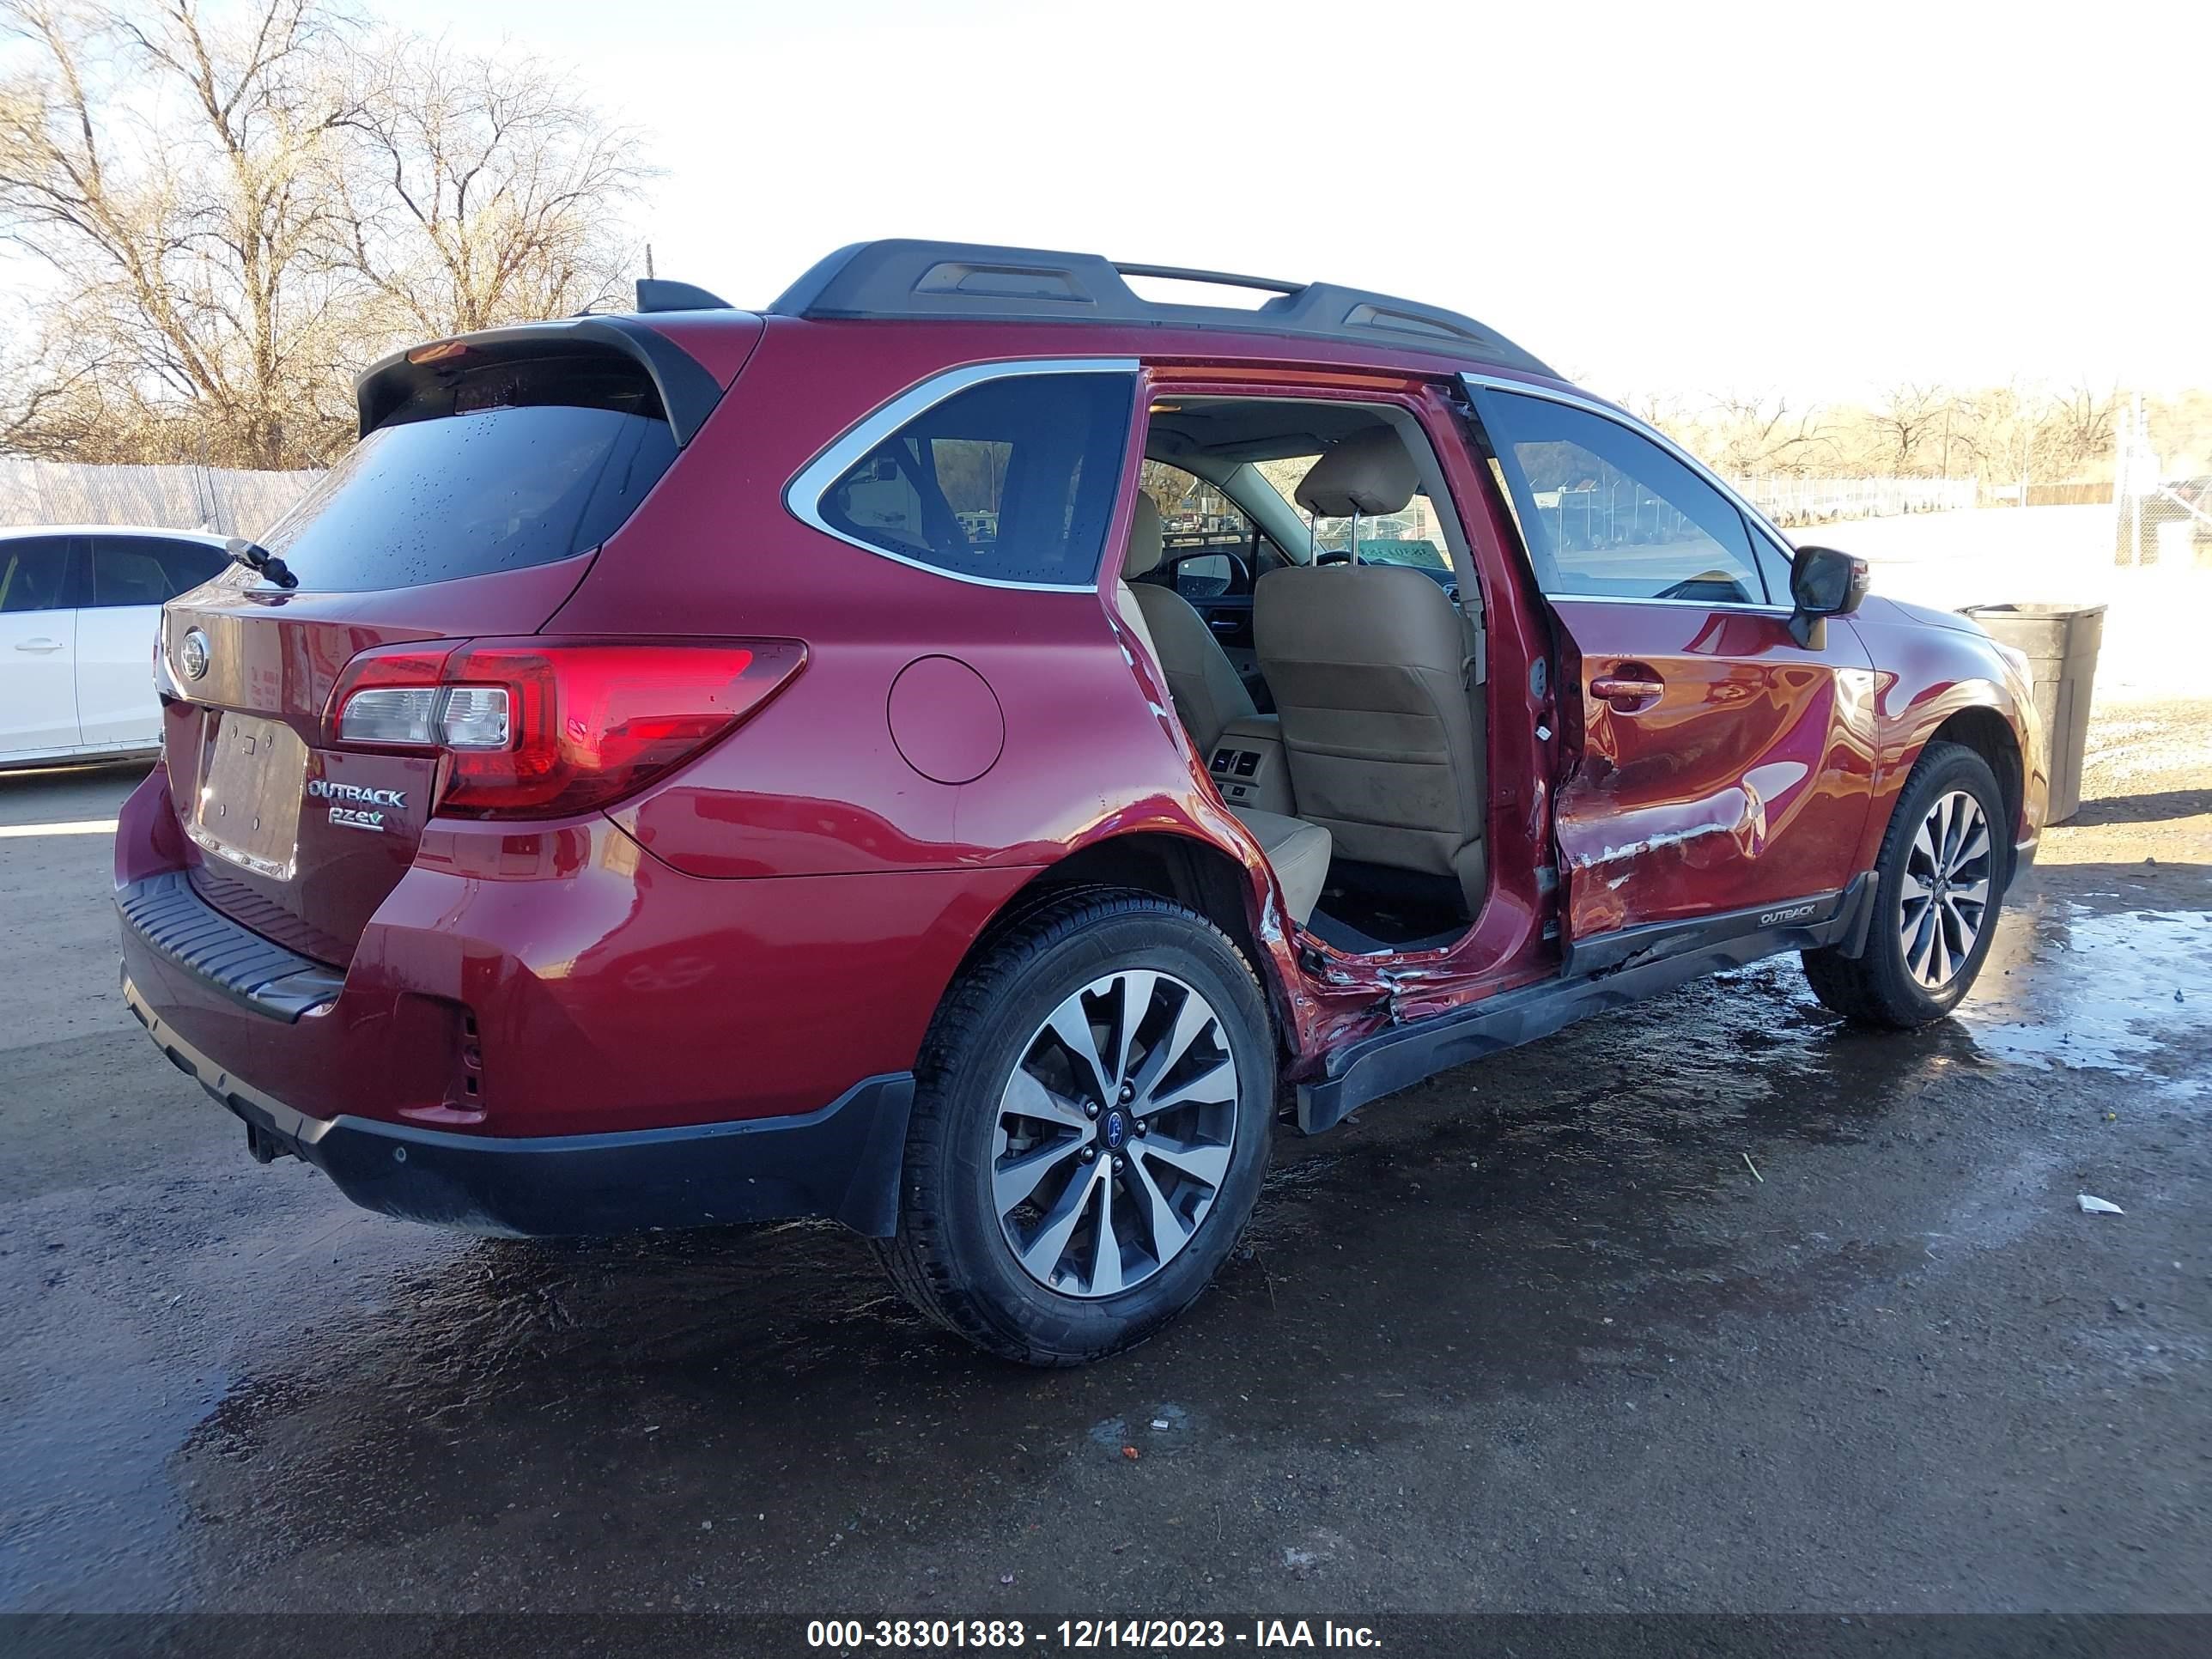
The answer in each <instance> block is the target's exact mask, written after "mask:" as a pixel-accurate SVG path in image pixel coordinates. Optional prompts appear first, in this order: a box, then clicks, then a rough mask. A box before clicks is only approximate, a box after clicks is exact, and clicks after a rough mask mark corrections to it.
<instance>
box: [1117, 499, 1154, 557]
mask: <svg viewBox="0 0 2212 1659" xmlns="http://www.w3.org/2000/svg"><path fill="white" fill-rule="evenodd" d="M1159 562H1160V509H1159V506H1158V503H1157V502H1155V501H1153V500H1152V497H1151V496H1150V495H1146V493H1145V492H1144V491H1143V490H1141V489H1140V490H1139V491H1138V492H1137V510H1136V512H1135V513H1133V514H1132V515H1131V516H1130V519H1129V550H1128V551H1127V552H1126V553H1124V554H1123V555H1122V556H1121V574H1122V575H1123V576H1124V577H1125V578H1126V577H1129V576H1141V575H1143V574H1145V573H1146V571H1147V570H1150V569H1152V568H1153V567H1154V566H1156V565H1157V564H1158V563H1159Z"/></svg>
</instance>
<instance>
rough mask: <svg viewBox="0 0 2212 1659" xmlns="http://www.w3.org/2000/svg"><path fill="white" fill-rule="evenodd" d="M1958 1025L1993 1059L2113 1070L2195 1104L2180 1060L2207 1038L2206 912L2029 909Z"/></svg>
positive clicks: (2210, 924)
mask: <svg viewBox="0 0 2212 1659" xmlns="http://www.w3.org/2000/svg"><path fill="white" fill-rule="evenodd" d="M1954 1018H1955V1019H1956V1021H1957V1023H1958V1024H1959V1025H1960V1028H1961V1029H1963V1030H1965V1032H1966V1035H1967V1036H1968V1037H1969V1038H1971V1039H1972V1042H1973V1045H1974V1047H1975V1048H1976V1049H1977V1050H1978V1051H1979V1052H1980V1053H1981V1054H1984V1055H1986V1056H1987V1057H1989V1058H1990V1059H1993V1060H2005V1061H2009V1062H2012V1063H2014V1064H2016V1065H2044V1066H2069V1067H2073V1068H2075V1069H2080V1070H2093V1071H2104V1072H2113V1073H2118V1074H2119V1075H2121V1076H2123V1077H2127V1078H2132V1079H2136V1080H2138V1081H2140V1082H2142V1083H2144V1084H2146V1085H2149V1087H2150V1088H2151V1089H2152V1090H2153V1091H2154V1092H2155V1093H2156V1094H2158V1095H2160V1096H2161V1097H2166V1098H2167V1099H2172V1100H2194V1099H2197V1098H2201V1097H2203V1096H2204V1095H2205V1094H2206V1093H2207V1092H2208V1085H2207V1083H2206V1081H2205V1079H2204V1077H2203V1072H2202V1067H2201V1066H2196V1065H2194V1064H2192V1063H2191V1057H2190V1056H2189V1055H2188V1054H2186V1053H2185V1050H2186V1049H2187V1048H2191V1047H2194V1046H2196V1045H2197V1043H2199V1042H2203V1040H2205V1039H2206V1038H2207V1037H2208V1036H2212V912H2208V911H2202V910H2126V911H2093V910H2091V909H2090V908H2088V907H2087V906H2086V905H2081V904H2076V903H2074V902H2071V901H2069V900H2065V899H2057V898H2051V897H2047V896H2046V897H2042V898H2039V899H2036V900H2033V901H2031V902H2030V905H2029V908H2027V909H2026V910H2024V911H2022V912H2021V914H2020V915H2018V916H2017V917H2016V918H2014V919H2012V920H2011V921H2009V922H2008V925H2007V926H2006V927H2005V928H2004V929H2003V931H2002V932H2001V933H1999V934H1998V936H1997V940H1996V945H1994V946H1993V947H1992V949H1991V951H1990V959H1989V961H1988V963H1986V964H1985V965H1984V968H1983V969H1982V976H1981V981H1980V982H1979V984H1978V985H1977V986H1976V987H1975V990H1974V994H1973V995H1972V996H1971V997H1969V998H1968V999H1967V1000H1966V1002H1965V1003H1964V1004H1963V1005H1962V1006H1960V1009H1959V1011H1958V1012H1957V1014H1956V1015H1955V1016H1954ZM2192 1073H2193V1074H2192Z"/></svg>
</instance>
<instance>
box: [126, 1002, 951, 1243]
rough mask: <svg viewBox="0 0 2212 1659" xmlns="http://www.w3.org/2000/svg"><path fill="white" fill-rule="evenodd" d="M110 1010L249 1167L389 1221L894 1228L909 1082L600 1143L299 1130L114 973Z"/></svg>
mask: <svg viewBox="0 0 2212 1659" xmlns="http://www.w3.org/2000/svg"><path fill="white" fill-rule="evenodd" d="M123 995H124V1000H125V1001H126V1002H127V1003H128V1004H129V1005H130V1007H131V1012H132V1013H133V1014H134V1015H136V1016H137V1019H138V1022H139V1024H142V1025H143V1026H145V1028H146V1030H147V1032H148V1034H149V1036H152V1037H153V1039H154V1042H155V1044H156V1045H157V1046H158V1047H159V1048H161V1052H162V1053H163V1054H166V1055H167V1056H168V1059H169V1061H170V1063H171V1064H172V1065H173V1066H176V1067H177V1069H178V1070H179V1071H181V1072H184V1073H186V1074H187V1075H188V1076H190V1077H191V1078H193V1079H196V1080H197V1082H198V1083H199V1084H200V1085H201V1086H202V1087H203V1088H204V1089H206V1091H208V1092H209V1093H210V1095H212V1096H214V1097H215V1098H216V1100H218V1101H220V1102H221V1103H222V1104H223V1105H224V1106H226V1107H228V1109H230V1111H231V1112H233V1113H234V1115H236V1116H237V1117H238V1118H239V1119H240V1121H243V1122H244V1123H245V1125H246V1144H247V1146H248V1149H249V1150H250V1151H251V1152H252V1153H253V1155H254V1156H255V1157H256V1158H261V1159H263V1160H264V1161H266V1160H267V1159H269V1158H275V1157H282V1156H286V1155H289V1156H292V1157H295V1158H302V1159H304V1160H306V1161H307V1163H309V1164H313V1165H314V1166H315V1167H316V1168H317V1169H319V1170H322V1171H323V1173H324V1174H325V1175H327V1176H330V1178H331V1181H332V1182H334V1183H335V1184H336V1185H337V1188H338V1190H339V1191H340V1192H342V1193H343V1194H345V1195H346V1196H347V1197H348V1198H349V1199H351V1200H353V1201H354V1202H355V1203H356V1204H359V1205H361V1206H363V1207H365V1208H367V1209H371V1210H375V1211H379V1212H382V1213H383V1214H386V1215H392V1216H398V1217H401V1218H404V1219H406V1220H410V1221H427V1222H431V1223H435V1224H437V1225H442V1226H448V1227H458V1228H460V1229H462V1230H464V1231H469V1232H477V1233H489V1234H501V1235H508V1236H542V1235H558V1234H584V1235H598V1234H607V1233H617V1232H627V1231H635V1230H638V1229H641V1228H649V1227H696V1226H713V1225H721V1224H726V1223H732V1222H741V1221H773V1220H781V1219H784V1218H791V1217H798V1216H823V1217H827V1218H829V1219H832V1220H836V1221H841V1222H842V1223H844V1224H845V1225H847V1226H848V1227H850V1228H852V1229H853V1230H854V1231H856V1232H860V1233H863V1234H866V1235H867V1236H869V1237H878V1238H880V1237H889V1236H890V1234H891V1232H892V1231H894V1230H895V1227H896V1218H897V1201H898V1178H899V1166H900V1160H901V1156H902V1150H903V1148H904V1146H905V1143H906V1128H907V1116H908V1111H909V1110H910V1109H911V1108H912V1105H913V1103H914V1077H913V1074H912V1073H894V1074H889V1075H885V1076H882V1077H872V1078H868V1079H864V1080H863V1081H861V1082H860V1083H858V1084H855V1085H854V1086H853V1087H852V1088H850V1089H848V1090H847V1091H845V1092H844V1093H843V1094H842V1095H841V1096H839V1097H837V1098H836V1100H833V1101H831V1102H830V1103H829V1104H828V1105H826V1106H823V1107H822V1108H821V1109H819V1110H817V1111H813V1112H809V1113H806V1114H804V1115H799V1116H787V1117H769V1118H750V1119H746V1120H744V1121H739V1122H732V1123H706V1124H693V1125H687V1126H684V1127H678V1128H668V1129H640V1130H634V1131H630V1132H627V1133H611V1134H578V1135H537V1136H500V1135H478V1134H455V1133H450V1132H447V1131H441V1130H435V1129H422V1128H417V1127H413V1126H412V1125H407V1124H396V1123H383V1122H378V1121H375V1120H374V1119H369V1118H360V1117H350V1116H344V1115H341V1116H337V1117H331V1118H317V1117H310V1116H308V1115H307V1114H306V1113H304V1112H301V1111H298V1110H295V1109H293V1108H292V1107H290V1106H288V1105H286V1104H285V1103H283V1102H282V1101H280V1100H277V1099H276V1098H274V1097H271V1096H270V1095H268V1094H265V1093H264V1092H263V1091H260V1090H258V1089H257V1088H255V1087H254V1086H253V1085H252V1084H250V1083H248V1082H246V1080H245V1079H242V1078H240V1077H236V1076H234V1075H233V1074H231V1073H229V1072H228V1071H226V1070H225V1069H224V1068H223V1067H222V1066H220V1065H218V1064H217V1063H216V1061H215V1060H212V1059H210V1057H209V1056H207V1055H206V1054H203V1053H201V1052H200V1051H199V1050H198V1049H197V1048H195V1047H193V1045H192V1044H191V1042H188V1041H187V1040H186V1039H185V1037H184V1036H182V1035H181V1034H180V1033H179V1031H178V1030H176V1029H175V1028H174V1027H173V1026H172V1025H170V1024H167V1022H165V1021H164V1020H162V1019H161V1017H160V1016H159V1015H158V1014H157V1013H155V1011H154V1009H153V1008H152V1006H150V1005H149V1002H148V1000H147V999H146V998H145V996H144V995H143V994H142V993H141V992H140V991H139V989H138V987H137V986H136V985H135V984H133V983H132V981H131V978H130V975H129V974H128V972H127V971H126V972H125V976H124V980H123Z"/></svg>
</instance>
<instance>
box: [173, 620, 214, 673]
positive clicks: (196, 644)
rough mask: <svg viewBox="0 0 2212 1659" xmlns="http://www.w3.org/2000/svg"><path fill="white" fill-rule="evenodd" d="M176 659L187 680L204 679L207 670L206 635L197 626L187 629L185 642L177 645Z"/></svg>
mask: <svg viewBox="0 0 2212 1659" xmlns="http://www.w3.org/2000/svg"><path fill="white" fill-rule="evenodd" d="M177 661H178V663H179V665H181V666H182V667H183V669H184V671H185V678H186V679H188V680H198V679H205V678H207V671H208V636H207V635H204V634H203V633H201V632H200V630H199V629H197V628H194V629H188V630H187V631H186V632H185V642H184V643H183V644H182V645H180V646H179V647H177Z"/></svg>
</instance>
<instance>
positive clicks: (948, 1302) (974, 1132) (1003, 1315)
mask: <svg viewBox="0 0 2212 1659" xmlns="http://www.w3.org/2000/svg"><path fill="white" fill-rule="evenodd" d="M1125 1028H1127V1029H1125ZM1085 1045H1087V1048H1088V1052H1087V1054H1086V1053H1085V1052H1084V1048H1085ZM915 1079H916V1086H915V1104H914V1117H913V1121H912V1126H911V1127H910V1128H909V1130H908V1135H907V1145H906V1162H905V1166H904V1170H903V1171H902V1176H901V1180H900V1192H899V1218H898V1231H897V1233H896V1236H895V1237H892V1238H890V1239H888V1240H884V1241H882V1242H880V1243H878V1246H877V1249H878V1255H879V1256H880V1258H881V1259H882V1261H883V1262H884V1267H885V1268H886V1269H887V1270H888V1271H889V1273H890V1277H891V1280H892V1282H893V1283H894V1284H896V1285H897V1286H898V1288H899V1290H900V1291H902V1293H904V1295H905V1296H906V1297H907V1298H908V1300H909V1301H911V1302H912V1303H913V1304H915V1307H916V1308H918V1309H920V1310H921V1311H922V1312H923V1313H924V1314H926V1315H927V1316H929V1317H930V1318H932V1319H933V1320H934V1321H936V1322H938V1323H939V1324H941V1325H943V1326H945V1328H947V1329H949V1330H951V1331H953V1332H956V1333H957V1334H959V1335H961V1336H963V1337H965V1338H967V1339H968V1340H969V1341H970V1342H973V1343H975V1345H976V1346H979V1347H981V1348H984V1349H987V1350H988V1351H989V1352H992V1353H994V1354H998V1355H1000V1356H1002V1357H1004V1358H1008V1359H1014V1360H1018V1361H1020V1362H1022V1363H1023V1364H1030V1365H1075V1364H1082V1363H1084V1362H1085V1361H1086V1360H1091V1359H1096V1358H1101V1357H1102V1356H1103V1355H1106V1354H1109V1353H1114V1352H1118V1351H1119V1350H1121V1349H1123V1348H1127V1347H1131V1346H1134V1345H1135V1344H1137V1343H1139V1342H1142V1341H1143V1340H1146V1338H1147V1337H1149V1336H1151V1335H1152V1334H1154V1333H1155V1332H1157V1331H1158V1330H1159V1329H1160V1328H1161V1327H1162V1326H1164V1325H1165V1324H1166V1323H1167V1322H1169V1321H1170V1320H1172V1319H1173V1318H1175V1317H1176V1315H1178V1314H1180V1313H1181V1312H1182V1310H1184V1309H1185V1308H1187V1307H1188V1306H1189V1305H1190V1304H1191V1303H1192V1302H1193V1301H1194V1300H1195V1299H1196V1298H1197V1297H1198V1296H1199V1295H1200V1292H1202V1291H1204V1290H1205V1289H1206V1285H1208V1284H1209V1283H1210V1282H1211V1281H1212V1278H1213V1275H1214V1273H1215V1272H1216V1271H1217V1270H1218V1268H1219V1267H1220V1266H1221V1264H1222V1262H1223V1261H1225V1260H1226V1259H1227V1258H1228V1255H1229V1253H1230V1251H1231V1249H1232V1248H1234V1246H1235V1245H1236V1243H1237V1236H1238V1235H1239V1234H1240V1233H1242V1232H1243V1229H1244V1224H1245V1223H1246V1221H1247V1220H1248V1219H1249V1218H1250V1216H1251V1213H1252V1206H1253V1205H1254V1203H1255V1201H1256V1200H1257V1199H1258V1197H1259V1194H1260V1182H1261V1176H1263V1175H1264V1174H1265V1173H1266V1170H1267V1156H1268V1151H1269V1142H1270V1139H1271V1137H1272V1134H1273V1107H1274V1100H1275V1045H1274V1041H1273V1030H1272V1028H1271V1026H1270V1025H1269V1023H1268V1018H1267V1002H1266V1000H1265V999H1264V998H1263V997H1262V995H1261V991H1260V987H1259V985H1258V983H1257V982H1256V981H1255V980H1254V978H1253V975H1252V969H1251V968H1250V967H1249V965H1248V964H1247V963H1246V962H1245V961H1244V958H1243V957H1242V956H1241V955H1240V954H1239V953H1238V951H1237V947H1236V946H1235V945H1232V944H1231V943H1230V941H1229V940H1228V939H1227V938H1226V937H1225V936H1224V935H1223V933H1221V931H1220V930H1219V929H1218V928H1217V927H1214V926H1213V925H1212V923H1211V922H1209V921H1206V919H1205V918H1204V917H1202V916H1199V915H1194V914H1193V913H1192V912H1190V911H1188V910H1185V909H1183V908H1181V907H1180V906H1177V905H1175V904H1172V903H1170V902H1168V901H1166V900H1164V899H1161V898H1157V897H1154V896H1151V895H1148V894H1141V893H1131V892H1121V891H1115V890H1098V889H1091V890H1085V891H1081V892H1076V893H1071V894H1069V895H1067V896H1065V897H1061V898H1058V899H1054V900H1050V901H1048V902H1044V903H1043V904H1042V905H1041V906H1040V907H1039V908H1036V909H1034V910H1032V911H1030V913H1029V914H1028V915H1026V916H1024V917H1023V918H1022V919H1021V921H1019V922H1018V924H1017V925H1016V926H1015V927H1013V928H1012V930H1011V931H1009V932H1008V933H1006V935H1005V936H1004V937H1002V938H1001V939H1000V940H998V941H997V943H996V944H994V945H991V946H989V947H988V948H987V950H986V951H985V952H984V954H983V955H982V956H981V959H980V960H978V961H977V962H975V963H973V964H971V965H970V966H969V969H967V970H966V971H965V972H964V973H963V975H961V977H960V978H959V979H958V980H957V981H955V983H954V984H953V986H952V987H951V990H950V991H949V992H948V993H947V994H946V996H945V1002H944V1004H943V1006H941V1007H940V1008H939V1011H938V1015H937V1018H936V1020H935V1021H934V1022H933V1024H932V1026H931V1029H930V1032H929V1036H928V1037H927V1040H926V1041H925V1042H924V1044H923V1048H922V1054H921V1062H920V1064H919V1065H918V1066H916V1068H915Z"/></svg>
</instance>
